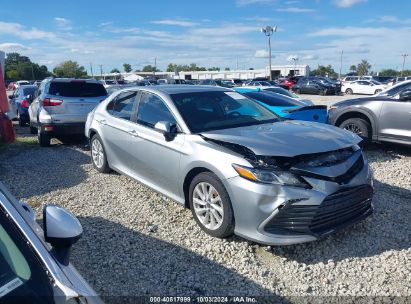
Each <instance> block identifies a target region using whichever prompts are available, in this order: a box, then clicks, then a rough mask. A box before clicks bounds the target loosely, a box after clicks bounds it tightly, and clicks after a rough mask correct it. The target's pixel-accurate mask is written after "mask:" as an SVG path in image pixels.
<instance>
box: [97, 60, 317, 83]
mask: <svg viewBox="0 0 411 304" xmlns="http://www.w3.org/2000/svg"><path fill="white" fill-rule="evenodd" d="M271 73H272V76H273V78H277V77H279V76H283V77H284V76H289V75H291V76H293V75H302V76H308V75H309V74H310V67H309V66H308V65H306V64H299V65H277V66H272V67H271ZM131 74H134V75H139V76H142V77H155V78H167V79H189V80H191V79H194V80H196V79H254V78H260V77H261V78H268V77H269V68H268V67H267V68H265V69H256V70H235V71H189V72H179V73H178V75H176V73H174V72H156V73H152V72H133V73H121V77H123V78H126V77H129V76H130V75H131ZM118 76H119V74H118V73H114V74H103V77H104V78H105V77H107V78H115V77H117V78H118Z"/></svg>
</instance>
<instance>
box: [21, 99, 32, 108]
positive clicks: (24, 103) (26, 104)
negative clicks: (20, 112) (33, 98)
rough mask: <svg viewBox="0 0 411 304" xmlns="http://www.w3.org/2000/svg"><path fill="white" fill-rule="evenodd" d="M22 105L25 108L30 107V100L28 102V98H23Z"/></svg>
mask: <svg viewBox="0 0 411 304" xmlns="http://www.w3.org/2000/svg"><path fill="white" fill-rule="evenodd" d="M21 106H22V107H23V108H28V107H29V106H30V104H29V102H28V101H27V100H26V99H23V100H22V101H21Z"/></svg>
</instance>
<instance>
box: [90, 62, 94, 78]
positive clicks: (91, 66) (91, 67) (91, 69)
mask: <svg viewBox="0 0 411 304" xmlns="http://www.w3.org/2000/svg"><path fill="white" fill-rule="evenodd" d="M90 72H91V78H94V75H93V64H92V63H91V62H90Z"/></svg>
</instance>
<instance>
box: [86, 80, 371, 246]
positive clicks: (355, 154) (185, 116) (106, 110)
mask: <svg viewBox="0 0 411 304" xmlns="http://www.w3.org/2000/svg"><path fill="white" fill-rule="evenodd" d="M85 132H86V136H87V137H88V138H89V139H90V145H91V155H92V162H93V165H94V167H95V168H96V169H97V170H98V171H100V172H109V171H110V170H111V169H113V170H115V171H117V172H120V173H122V174H125V175H128V176H130V177H132V178H133V179H135V180H137V181H139V182H141V183H143V184H145V185H147V186H149V187H151V188H152V189H154V190H156V191H158V192H160V193H162V194H164V195H166V196H168V197H170V198H171V199H173V200H174V201H176V202H179V203H181V204H182V205H184V206H185V207H187V208H190V209H191V210H192V213H193V216H194V219H195V220H196V222H197V223H198V225H199V226H200V227H201V228H202V229H203V230H204V231H205V232H206V233H208V234H210V235H212V236H215V237H220V238H223V237H228V236H230V235H232V234H237V235H239V236H242V237H244V238H247V239H249V240H254V241H256V242H259V243H265V244H293V243H301V242H308V241H313V240H316V239H318V238H320V237H323V236H326V235H328V234H330V233H333V232H335V231H336V230H338V229H340V228H343V227H345V226H347V225H351V224H353V223H355V222H358V221H360V220H361V219H363V218H365V217H367V216H368V215H370V214H371V212H372V204H371V200H372V191H373V190H372V181H371V180H372V178H371V173H370V170H369V167H368V163H367V160H366V159H365V157H364V155H363V153H362V150H361V148H360V146H359V144H360V142H361V139H360V137H358V136H357V135H355V134H352V133H350V132H348V131H346V130H342V129H339V128H336V127H333V126H328V125H325V124H318V123H311V122H302V121H283V120H281V119H280V118H278V117H277V116H276V115H275V114H273V113H272V112H270V111H268V110H267V109H265V108H264V107H262V106H261V105H259V104H258V103H257V102H255V101H253V100H250V99H248V98H247V97H245V96H243V95H241V94H239V93H237V92H234V91H232V90H230V89H226V88H219V87H210V86H179V85H174V86H167V85H164V86H158V87H144V88H142V87H133V88H127V89H124V90H120V91H118V92H115V93H114V94H112V95H111V96H110V97H109V98H107V99H106V100H105V101H103V102H102V103H101V104H99V105H98V106H97V107H96V108H95V110H94V111H92V112H91V113H90V114H89V116H88V119H87V122H86V131H85Z"/></svg>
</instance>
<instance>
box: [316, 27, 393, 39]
mask: <svg viewBox="0 0 411 304" xmlns="http://www.w3.org/2000/svg"><path fill="white" fill-rule="evenodd" d="M388 30H389V29H388V28H385V27H354V26H346V27H341V28H336V27H331V28H325V29H322V30H318V31H315V32H312V33H309V34H308V35H309V36H312V37H327V36H342V37H356V36H380V35H381V34H382V33H385V32H387V31H388Z"/></svg>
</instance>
